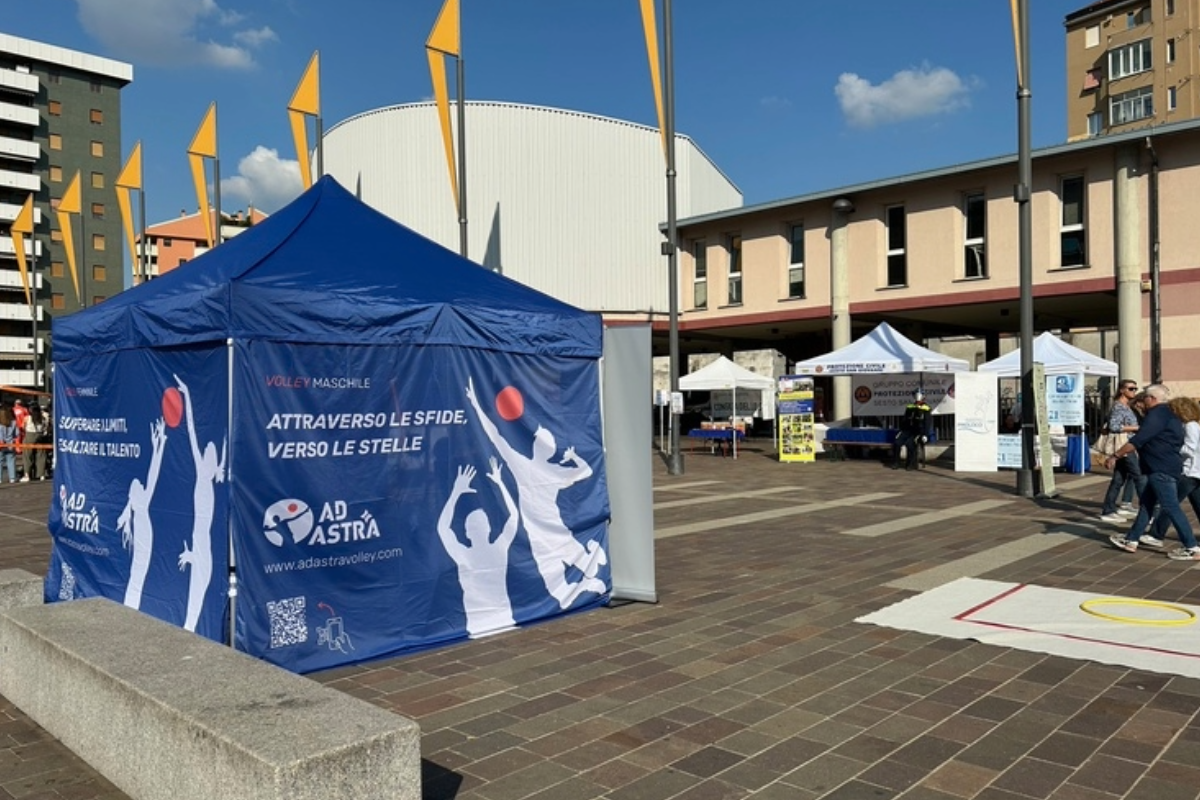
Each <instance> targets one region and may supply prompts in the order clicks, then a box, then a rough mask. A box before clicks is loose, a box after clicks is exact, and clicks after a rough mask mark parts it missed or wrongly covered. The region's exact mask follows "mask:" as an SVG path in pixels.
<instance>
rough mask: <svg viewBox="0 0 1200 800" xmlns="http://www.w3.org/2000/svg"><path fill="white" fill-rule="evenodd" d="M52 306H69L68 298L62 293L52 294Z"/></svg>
mask: <svg viewBox="0 0 1200 800" xmlns="http://www.w3.org/2000/svg"><path fill="white" fill-rule="evenodd" d="M50 307H51V308H66V307H67V298H66V297H65V296H64V295H61V294H52V295H50Z"/></svg>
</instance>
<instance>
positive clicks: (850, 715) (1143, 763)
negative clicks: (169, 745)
mask: <svg viewBox="0 0 1200 800" xmlns="http://www.w3.org/2000/svg"><path fill="white" fill-rule="evenodd" d="M1106 481H1107V476H1106V475H1105V474H1103V473H1102V474H1095V475H1084V476H1070V475H1060V476H1059V486H1060V490H1061V494H1060V495H1059V496H1058V497H1056V498H1054V499H1052V500H1040V501H1032V500H1028V499H1022V498H1018V497H1016V496H1015V495H1014V493H1013V487H1014V485H1015V480H1014V477H1013V475H1012V474H1011V473H1002V474H998V475H958V474H955V473H954V472H952V471H951V470H950V469H949V468H948V466H947V465H943V464H932V465H930V466H929V468H927V469H926V470H923V471H919V472H906V471H903V470H901V471H893V470H889V469H884V468H883V467H882V466H881V465H880V464H879V463H878V462H876V461H869V460H858V459H851V460H848V461H844V462H825V461H821V462H818V463H816V464H779V463H776V462H775V460H774V457H773V456H772V455H771V453H770V452H767V451H765V450H756V449H753V448H751V449H747V450H743V452H742V454H741V457H740V458H738V459H737V460H736V461H735V460H733V459H729V458H720V457H715V456H712V455H709V454H707V453H696V454H688V456H687V458H686V474H685V475H681V476H674V477H673V476H668V475H667V474H666V470H665V469H664V468H663V467H662V465H661V463H660V462H659V461H658V459H657V458H656V457H655V468H654V502H655V533H656V539H657V546H656V556H655V558H656V562H657V563H656V574H657V588H658V597H659V602H658V603H657V604H654V605H650V604H643V603H628V604H621V605H618V606H616V607H613V608H605V609H601V610H597V611H593V612H590V613H585V614H577V615H573V616H569V617H566V618H562V619H557V620H552V621H550V622H546V623H543V624H539V625H536V626H533V627H530V628H525V629H521V630H518V631H513V632H510V633H505V634H501V635H498V636H495V637H491V638H487V639H483V640H479V641H473V642H469V643H465V644H461V645H457V646H452V647H447V648H444V649H441V650H437V651H431V652H425V653H421V654H418V655H415V656H411V657H408V658H400V659H393V660H388V661H378V662H372V663H370V664H366V665H362V666H357V667H348V668H343V669H339V670H334V671H330V672H327V673H321V674H317V675H314V676H313V677H314V678H315V679H316V680H319V681H321V682H323V683H325V684H327V685H329V686H332V687H334V688H336V689H339V690H341V691H344V692H347V693H348V694H351V695H354V696H356V697H361V698H363V699H365V700H368V701H370V702H371V703H374V704H376V705H379V706H382V707H384V708H387V709H391V710H394V711H396V712H398V713H400V714H403V715H405V716H408V717H411V718H412V719H415V720H416V721H417V722H418V723H420V726H421V730H422V734H423V735H422V755H423V772H424V797H425V798H427V799H428V800H442V799H443V798H445V799H448V798H463V799H464V800H467V799H470V800H476V799H478V800H590V799H591V798H606V799H607V800H668V798H679V800H736V798H743V797H755V798H762V800H768V799H770V800H774V799H775V798H778V799H779V800H809V798H818V797H822V798H837V800H867V799H868V798H878V799H886V798H905V800H935V799H941V800H949V799H950V798H979V799H980V800H1018V799H1019V798H1055V800H1112V798H1118V797H1120V798H1132V799H1137V800H1183V799H1184V798H1189V799H1191V798H1197V797H1200V715H1198V711H1200V681H1198V680H1194V679H1190V678H1179V677H1174V676H1172V675H1169V674H1160V673H1155V672H1147V671H1138V670H1130V669H1126V668H1123V667H1114V666H1107V665H1102V664H1097V663H1094V662H1088V661H1076V660H1072V659H1068V658H1064V657H1059V656H1048V655H1042V654H1039V653H1031V652H1025V651H1020V650H1014V649H1010V648H1008V647H998V646H992V645H984V644H979V643H976V642H972V641H960V640H952V639H943V638H938V637H934V636H929V635H925V634H918V633H910V632H905V631H900V630H893V629H890V628H880V627H876V626H873V625H866V624H861V623H856V622H855V621H854V620H855V619H856V618H857V617H860V616H862V615H864V614H867V613H870V612H873V611H876V610H878V609H881V608H883V607H885V606H888V605H891V604H893V603H896V602H898V601H900V600H903V599H905V598H907V597H911V596H913V595H914V594H916V593H917V592H919V591H923V590H925V589H932V588H934V587H935V586H938V585H940V584H942V583H945V582H947V581H949V580H952V579H954V578H956V577H961V576H971V577H979V578H989V579H993V580H997V581H1012V582H1020V583H1031V584H1037V585H1039V586H1045V587H1056V588H1062V589H1072V590H1077V591H1082V592H1088V593H1094V594H1097V595H1122V596H1129V597H1136V598H1152V599H1155V600H1160V601H1171V602H1182V603H1189V604H1200V569H1197V566H1200V565H1192V564H1188V563H1179V562H1171V561H1169V560H1168V559H1166V558H1165V557H1163V556H1162V555H1161V554H1158V553H1153V552H1139V553H1137V554H1126V553H1120V552H1118V551H1116V550H1115V549H1113V548H1111V547H1109V546H1107V537H1108V535H1109V534H1110V533H1113V532H1114V531H1115V530H1117V529H1116V528H1113V527H1111V526H1107V525H1104V524H1103V523H1100V522H1098V521H1096V517H1097V513H1098V510H1099V499H1100V497H1101V495H1102V494H1103V490H1104V487H1105V483H1106ZM50 494H51V485H50V482H47V483H31V484H22V485H16V486H13V485H8V484H5V485H2V486H0V568H13V567H19V568H23V569H26V570H29V571H31V572H34V573H37V574H42V573H44V571H45V567H46V562H47V557H48V553H49V542H48V539H47V535H46V532H45V517H46V508H47V505H48V503H49V499H50ZM1196 628H1197V629H1200V625H1198V626H1196ZM1180 630H1181V631H1184V632H1185V633H1184V634H1183V635H1190V636H1192V637H1195V636H1197V635H1200V630H1193V629H1190V628H1180ZM124 797H125V795H124V794H122V793H121V792H119V791H117V790H116V789H115V788H113V787H112V786H111V785H110V784H108V783H107V782H106V781H105V780H104V779H103V778H101V777H99V776H98V775H97V774H96V773H95V772H94V771H92V770H91V769H89V768H88V767H87V766H86V765H85V764H83V763H82V762H81V761H79V760H78V759H76V758H75V757H74V756H73V755H72V754H71V753H70V751H68V750H67V749H66V748H65V747H63V746H62V745H61V744H59V743H58V742H57V741H55V740H54V739H52V738H51V737H49V736H48V735H47V734H46V733H45V732H43V731H42V730H40V729H39V728H38V727H37V726H36V725H34V724H33V723H32V722H30V721H29V720H28V719H27V718H26V717H24V716H23V715H22V714H21V713H20V712H19V711H18V710H17V709H16V708H14V707H13V706H12V705H11V704H10V703H8V702H7V701H6V700H5V699H4V698H3V697H0V799H3V800H7V798H23V800H34V799H35V798H36V799H37V800H42V799H43V798H64V799H65V798H71V799H72V800H93V799H99V798H105V799H109V798H124ZM231 800H236V799H235V798H231Z"/></svg>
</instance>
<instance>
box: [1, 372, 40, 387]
mask: <svg viewBox="0 0 1200 800" xmlns="http://www.w3.org/2000/svg"><path fill="white" fill-rule="evenodd" d="M45 378H46V372H45V370H32V369H0V383H2V384H4V385H5V386H17V387H22V388H26V389H40V388H42V387H44V386H45V385H46V383H45Z"/></svg>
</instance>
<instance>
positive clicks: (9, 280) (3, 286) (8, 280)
mask: <svg viewBox="0 0 1200 800" xmlns="http://www.w3.org/2000/svg"><path fill="white" fill-rule="evenodd" d="M14 260H15V259H14ZM31 278H32V279H31V280H30V281H29V284H30V288H31V289H41V288H42V273H40V272H35V273H33V275H32V276H31ZM6 290H11V291H16V292H20V291H23V288H22V286H21V272H20V271H19V270H15V269H0V292H3V291H6Z"/></svg>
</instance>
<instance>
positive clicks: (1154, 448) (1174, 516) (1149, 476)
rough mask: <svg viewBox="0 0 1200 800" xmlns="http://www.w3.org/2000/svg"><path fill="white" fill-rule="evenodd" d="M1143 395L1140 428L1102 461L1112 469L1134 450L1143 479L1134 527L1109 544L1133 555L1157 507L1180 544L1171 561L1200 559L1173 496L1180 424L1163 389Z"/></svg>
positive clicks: (1153, 387) (1154, 386) (1156, 387)
mask: <svg viewBox="0 0 1200 800" xmlns="http://www.w3.org/2000/svg"><path fill="white" fill-rule="evenodd" d="M1145 395H1146V416H1145V418H1144V419H1143V420H1142V425H1141V427H1140V428H1138V431H1137V433H1135V434H1134V435H1133V436H1130V437H1129V441H1128V442H1126V443H1125V444H1123V445H1121V447H1120V448H1119V449H1118V450H1117V452H1116V453H1114V454H1113V455H1111V456H1109V457H1108V458H1106V459H1104V466H1105V467H1107V468H1108V469H1112V468H1113V465H1114V464H1116V462H1117V461H1118V460H1120V459H1122V458H1125V457H1126V456H1127V455H1129V454H1130V453H1132V452H1134V451H1135V450H1136V451H1137V454H1138V457H1139V458H1140V459H1141V462H1142V464H1141V466H1142V472H1143V473H1144V474H1145V475H1146V485H1145V488H1144V489H1143V490H1142V494H1141V498H1140V503H1139V505H1140V506H1141V507H1140V508H1139V509H1138V514H1137V517H1135V518H1134V520H1133V526H1132V527H1130V529H1129V532H1128V533H1127V534H1125V536H1119V535H1118V536H1111V537H1109V541H1111V542H1112V544H1113V546H1114V547H1116V548H1118V549H1119V550H1124V551H1126V552H1127V553H1132V552H1135V551H1136V550H1137V546H1138V539H1139V537H1140V536H1141V534H1142V532H1143V531H1144V530H1145V529H1146V525H1148V524H1149V522H1150V510H1151V509H1152V508H1154V506H1155V503H1157V504H1158V509H1159V510H1158V513H1159V514H1162V515H1164V516H1166V518H1167V519H1169V520H1170V521H1171V524H1172V525H1174V526H1175V531H1176V532H1177V533H1178V534H1179V541H1180V542H1182V543H1183V547H1182V548H1180V549H1179V550H1176V551H1173V552H1171V553H1169V555H1170V557H1171V558H1173V559H1179V560H1186V561H1192V560H1196V559H1200V547H1197V545H1196V537H1195V535H1194V534H1193V533H1192V526H1191V523H1190V522H1188V518H1187V515H1186V514H1184V513H1183V509H1182V508H1181V507H1180V505H1179V497H1178V495H1177V493H1176V477H1177V476H1178V475H1179V474H1180V473H1182V472H1183V456H1182V455H1181V454H1180V452H1179V449H1180V447H1182V445H1183V423H1182V422H1180V421H1179V417H1177V416H1175V414H1174V413H1173V412H1172V411H1171V407H1170V406H1168V405H1167V401H1168V400H1170V399H1171V392H1170V391H1169V390H1168V389H1167V387H1166V386H1163V385H1162V384H1161V383H1152V384H1150V385H1149V386H1147V387H1146V391H1145Z"/></svg>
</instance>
